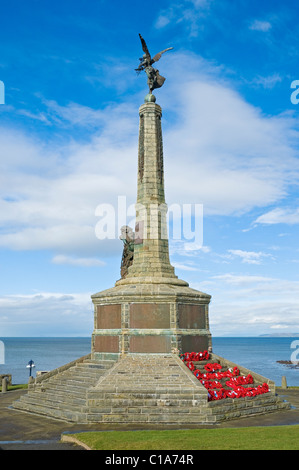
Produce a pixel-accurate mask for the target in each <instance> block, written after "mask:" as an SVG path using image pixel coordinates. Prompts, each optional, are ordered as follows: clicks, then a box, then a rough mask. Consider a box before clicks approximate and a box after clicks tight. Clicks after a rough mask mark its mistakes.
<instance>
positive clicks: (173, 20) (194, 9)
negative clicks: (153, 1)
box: [154, 0, 213, 37]
mask: <svg viewBox="0 0 299 470" xmlns="http://www.w3.org/2000/svg"><path fill="white" fill-rule="evenodd" d="M212 2H213V0H182V1H181V2H179V3H178V2H172V3H171V5H170V6H169V7H168V8H166V9H164V10H162V11H160V13H159V15H158V18H157V19H156V21H155V24H154V26H155V28H156V29H162V28H165V27H166V26H168V25H171V24H176V25H177V24H183V25H184V26H185V28H186V30H187V31H188V34H189V35H190V37H195V36H197V35H198V32H199V30H200V28H201V22H202V19H203V18H204V17H205V16H206V15H207V13H208V11H209V7H210V5H211V3H212Z"/></svg>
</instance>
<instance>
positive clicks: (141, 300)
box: [92, 102, 211, 359]
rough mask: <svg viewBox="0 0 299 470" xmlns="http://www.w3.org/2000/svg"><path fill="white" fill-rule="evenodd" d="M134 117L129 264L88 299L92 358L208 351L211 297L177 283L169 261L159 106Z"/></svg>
mask: <svg viewBox="0 0 299 470" xmlns="http://www.w3.org/2000/svg"><path fill="white" fill-rule="evenodd" d="M139 116H140V122H139V147H138V176H137V177H138V186H137V204H136V227H135V244H134V261H133V264H132V266H130V267H129V269H128V274H127V276H126V277H125V278H124V279H120V280H119V281H117V282H116V284H115V287H113V288H111V289H108V290H106V291H103V292H99V293H98V294H95V295H93V296H92V301H93V303H94V308H95V317H94V318H95V322H94V331H93V335H92V357H93V359H96V358H98V359H103V358H105V357H113V358H117V357H119V356H121V355H124V354H134V353H138V354H139V353H144V354H148V353H156V354H157V353H158V354H159V353H161V354H165V353H171V352H176V353H178V352H179V351H181V352H187V351H202V350H205V349H208V348H209V347H210V346H211V334H210V331H209V314H208V305H209V302H210V298H211V297H210V296H209V295H207V294H204V293H203V292H199V291H196V290H194V289H191V288H190V287H189V285H188V283H187V282H185V281H183V280H181V279H178V277H177V276H176V275H175V272H174V268H173V266H171V264H170V260H169V247H168V234H167V226H166V215H167V205H166V203H165V195H164V164H163V142H162V128H161V117H162V110H161V107H160V106H159V105H157V104H156V103H154V102H147V103H145V104H143V105H142V106H141V107H140V109H139Z"/></svg>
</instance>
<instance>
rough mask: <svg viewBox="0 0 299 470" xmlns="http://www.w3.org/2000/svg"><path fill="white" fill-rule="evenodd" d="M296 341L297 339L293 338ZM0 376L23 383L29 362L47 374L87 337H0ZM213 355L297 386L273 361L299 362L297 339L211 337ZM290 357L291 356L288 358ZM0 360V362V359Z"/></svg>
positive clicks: (290, 372) (83, 347)
mask: <svg viewBox="0 0 299 470" xmlns="http://www.w3.org/2000/svg"><path fill="white" fill-rule="evenodd" d="M296 338H297V339H296ZM0 341H1V342H2V343H0V344H1V345H2V350H3V353H4V354H3V356H4V357H2V358H1V354H0V374H12V382H13V383H14V384H18V383H27V382H28V378H29V369H28V368H27V367H26V366H27V365H28V362H29V361H30V360H33V361H34V364H35V367H34V369H33V373H32V375H33V376H34V377H35V376H36V371H49V370H52V369H55V368H56V367H60V366H62V365H64V364H67V363H68V362H71V361H73V360H75V359H78V358H80V357H82V356H85V355H87V354H89V353H90V351H91V337H90V336H84V337H58V336H55V337H0ZM212 344H213V352H214V353H215V354H218V355H219V356H222V357H224V358H226V359H229V360H231V361H233V362H235V363H237V364H239V365H240V366H243V367H245V368H247V369H250V370H252V371H253V372H256V373H258V374H261V375H263V376H265V377H267V378H268V379H271V380H274V382H275V383H276V385H277V386H280V385H281V379H282V376H286V379H287V384H288V385H289V386H299V368H298V367H296V368H295V367H294V365H286V364H281V363H279V362H277V361H291V360H294V359H292V358H294V356H295V357H296V351H298V354H297V357H296V358H295V360H298V359H299V340H298V335H297V334H295V336H281V337H278V336H241V337H229V336H226V337H220V336H213V337H212ZM292 354H293V356H292ZM1 359H2V360H1Z"/></svg>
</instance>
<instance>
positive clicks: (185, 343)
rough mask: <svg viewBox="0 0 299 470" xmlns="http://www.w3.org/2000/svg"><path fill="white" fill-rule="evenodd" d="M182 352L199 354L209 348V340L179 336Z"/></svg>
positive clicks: (203, 337) (204, 337) (202, 337)
mask: <svg viewBox="0 0 299 470" xmlns="http://www.w3.org/2000/svg"><path fill="white" fill-rule="evenodd" d="M181 344H182V352H183V353H184V352H200V351H205V350H207V349H208V347H209V338H208V337H207V336H192V335H186V336H185V335H184V336H183V335H182V336H181Z"/></svg>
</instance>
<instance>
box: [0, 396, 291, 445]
mask: <svg viewBox="0 0 299 470" xmlns="http://www.w3.org/2000/svg"><path fill="white" fill-rule="evenodd" d="M24 393H26V390H16V391H10V392H8V393H6V394H1V393H0V450H83V448H82V447H80V446H78V445H76V444H72V443H63V442H61V441H60V439H61V435H62V434H63V433H69V432H70V433H76V432H83V431H113V430H115V431H116V430H117V431H130V430H141V429H144V430H149V429H157V430H161V429H187V428H188V429H196V428H209V429H211V425H199V426H196V425H192V426H178V427H176V426H166V425H160V426H159V425H158V426H157V425H140V424H136V425H133V424H128V425H124V424H119V425H118V424H76V423H66V422H64V421H59V420H55V419H52V418H47V417H44V416H38V415H35V414H32V413H25V412H23V411H19V410H14V409H12V408H11V407H10V406H11V404H12V403H13V402H14V401H15V400H17V399H18V398H19V397H20V396H21V395H22V394H24ZM277 393H278V394H279V395H280V396H281V397H282V398H283V399H284V400H286V401H288V402H289V403H290V404H291V405H292V408H291V409H290V410H282V411H276V412H273V413H268V414H266V415H259V416H251V417H245V418H241V419H236V420H231V421H227V422H224V423H222V424H218V425H216V426H217V428H241V427H248V426H281V425H292V424H299V388H297V389H286V390H283V389H279V388H278V389H277ZM216 426H215V427H216ZM212 427H213V426H212Z"/></svg>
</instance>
